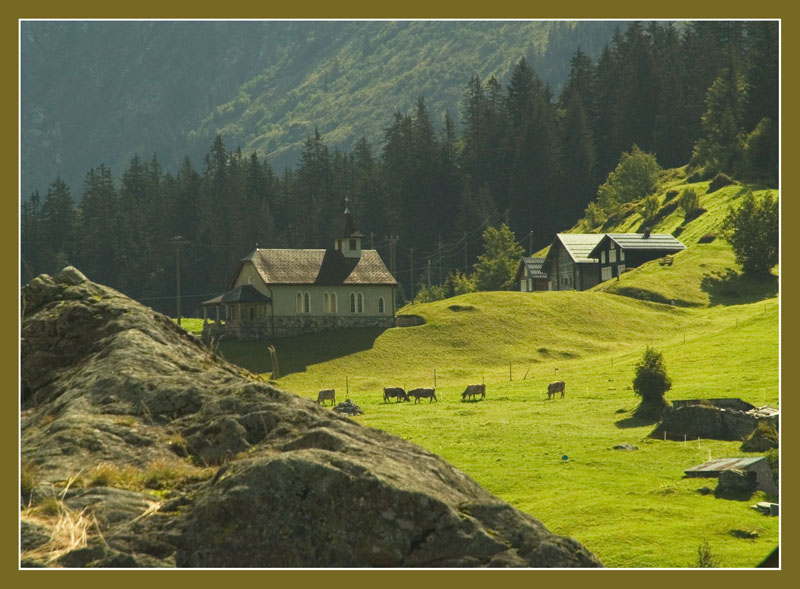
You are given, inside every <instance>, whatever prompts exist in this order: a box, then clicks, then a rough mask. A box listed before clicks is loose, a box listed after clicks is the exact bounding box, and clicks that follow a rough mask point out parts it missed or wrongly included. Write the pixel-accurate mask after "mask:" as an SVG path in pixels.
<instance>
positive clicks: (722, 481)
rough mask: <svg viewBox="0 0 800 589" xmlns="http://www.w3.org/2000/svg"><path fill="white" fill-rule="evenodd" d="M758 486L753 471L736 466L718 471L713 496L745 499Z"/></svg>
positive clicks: (750, 495)
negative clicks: (717, 480) (717, 481)
mask: <svg viewBox="0 0 800 589" xmlns="http://www.w3.org/2000/svg"><path fill="white" fill-rule="evenodd" d="M757 488H758V479H757V478H756V473H755V471H752V470H739V469H736V468H733V469H730V470H723V471H722V472H721V473H719V483H717V488H716V489H715V491H714V496H715V497H721V498H723V499H737V500H740V501H746V500H748V499H750V497H752V496H753V493H755V492H756V489H757Z"/></svg>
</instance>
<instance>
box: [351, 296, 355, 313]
mask: <svg viewBox="0 0 800 589" xmlns="http://www.w3.org/2000/svg"><path fill="white" fill-rule="evenodd" d="M350 312H351V313H355V312H356V293H354V292H351V293H350Z"/></svg>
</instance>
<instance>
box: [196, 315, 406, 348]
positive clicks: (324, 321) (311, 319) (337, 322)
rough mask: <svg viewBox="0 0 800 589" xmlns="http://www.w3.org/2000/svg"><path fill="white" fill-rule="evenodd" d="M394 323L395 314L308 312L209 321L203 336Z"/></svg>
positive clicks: (267, 335) (269, 335) (248, 336)
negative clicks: (264, 318)
mask: <svg viewBox="0 0 800 589" xmlns="http://www.w3.org/2000/svg"><path fill="white" fill-rule="evenodd" d="M394 325H395V318H394V317H392V316H388V317H387V316H382V317H365V316H351V317H338V316H335V315H318V316H308V315H306V316H303V317H273V318H271V320H270V321H269V322H263V323H262V322H254V323H244V322H243V323H231V322H227V323H212V322H209V323H207V324H206V325H204V326H203V334H202V340H203V341H204V342H209V341H210V340H211V339H215V340H217V341H219V340H221V339H226V340H231V339H233V340H241V341H252V340H267V339H278V338H283V337H291V336H295V335H310V334H314V333H322V332H324V331H332V330H334V329H347V328H352V327H380V328H384V329H387V328H389V327H394Z"/></svg>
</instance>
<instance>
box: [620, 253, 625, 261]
mask: <svg viewBox="0 0 800 589" xmlns="http://www.w3.org/2000/svg"><path fill="white" fill-rule="evenodd" d="M619 261H620V262H624V261H625V250H619Z"/></svg>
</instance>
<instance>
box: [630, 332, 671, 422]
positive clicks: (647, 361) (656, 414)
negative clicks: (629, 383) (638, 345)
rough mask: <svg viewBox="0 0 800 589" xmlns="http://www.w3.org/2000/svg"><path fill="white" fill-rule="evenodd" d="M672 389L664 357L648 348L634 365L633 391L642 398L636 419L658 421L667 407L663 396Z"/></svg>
mask: <svg viewBox="0 0 800 589" xmlns="http://www.w3.org/2000/svg"><path fill="white" fill-rule="evenodd" d="M671 388H672V380H671V379H670V378H669V376H668V375H667V368H666V365H665V364H664V356H663V355H662V354H661V352H658V351H656V350H655V349H653V348H651V347H650V346H648V347H647V348H646V349H645V351H644V354H643V355H642V359H641V360H640V361H639V363H638V364H637V365H636V376H635V377H634V379H633V390H634V392H635V393H636V394H637V395H639V396H640V397H641V398H642V402H641V403H640V404H639V407H637V409H636V411H635V415H636V416H637V417H643V418H647V419H658V418H660V417H661V414H662V413H663V412H664V410H665V409H666V408H667V407H668V406H669V405H668V403H667V401H666V399H664V394H665V393H666V392H667V391H668V390H670V389H671Z"/></svg>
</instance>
